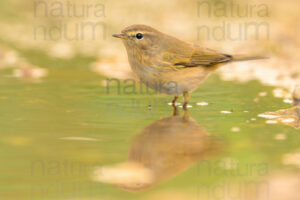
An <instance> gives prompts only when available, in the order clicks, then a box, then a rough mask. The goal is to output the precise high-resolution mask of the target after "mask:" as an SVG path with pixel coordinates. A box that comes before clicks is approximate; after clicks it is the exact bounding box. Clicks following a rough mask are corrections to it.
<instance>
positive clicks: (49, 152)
mask: <svg viewBox="0 0 300 200" xmlns="http://www.w3.org/2000/svg"><path fill="white" fill-rule="evenodd" d="M299 11H300V10H299V6H298V1H296V0H286V1H276V2H274V1H271V0H263V1H262V0H260V1H247V0H243V1H238V0H232V1H221V0H220V1H219V0H192V1H184V0H173V1H169V0H168V1H150V0H141V1H133V0H125V1H116V0H86V1H82V0H68V1H65V0H57V1H55V0H27V1H21V0H2V1H1V2H0V27H1V28H0V91H1V92H0V109H1V113H0V143H1V146H2V148H1V154H0V161H1V163H2V164H1V166H0V180H1V182H0V197H1V198H3V199H187V198H188V199H272V200H273V199H275V200H276V199H283V198H284V199H287V200H294V199H295V200H297V199H300V197H299V194H298V192H297V188H299V186H300V182H299V167H300V163H299V160H300V145H299V142H298V141H299V139H300V136H299V129H298V128H299V123H300V122H299V121H300V120H299V107H298V106H297V105H298V104H296V103H295V98H294V99H293V92H294V91H299V90H295V88H296V86H297V85H298V84H299V79H300V67H299V63H298V61H299V57H300V39H299V37H298V35H299V33H300V30H299V29H300V28H299V27H300V24H299V23H300V22H299V20H298V13H299ZM132 24H146V25H150V26H152V27H154V28H156V29H158V30H160V31H162V32H164V33H167V34H169V35H173V36H176V37H178V38H180V39H182V40H186V41H190V42H194V43H198V44H200V45H203V46H205V47H208V48H212V49H216V50H219V51H221V52H225V53H229V54H255V55H256V54H257V55H263V56H268V57H269V59H268V60H263V61H253V62H242V63H234V64H228V65H226V66H224V67H222V68H220V69H219V70H217V72H216V73H214V74H213V75H212V76H211V77H210V78H209V79H208V80H207V81H206V82H205V83H204V84H203V85H202V86H201V87H199V89H198V90H197V91H195V92H194V93H193V94H192V102H191V106H192V107H191V108H190V116H189V117H188V120H187V118H185V117H184V116H183V115H184V114H186V113H183V112H182V111H180V116H182V118H180V119H178V118H172V112H173V111H172V108H171V106H169V105H168V103H169V102H170V97H168V96H166V95H163V94H156V93H154V94H153V93H151V94H148V93H147V94H145V93H143V92H141V91H142V90H140V89H139V90H138V92H133V93H128V92H127V93H126V92H125V89H124V86H126V82H124V81H125V80H129V79H130V80H132V79H134V74H133V73H132V71H131V69H130V66H129V64H128V61H127V55H126V51H125V48H124V47H123V44H122V42H121V41H120V40H118V39H116V38H113V37H111V35H112V34H114V33H119V32H120V31H121V30H122V29H123V28H125V27H127V26H129V25H132ZM112 78H114V79H116V81H114V83H112V84H111V85H107V84H108V82H107V79H112ZM141 87H143V86H140V85H139V84H138V83H137V88H141ZM297 95H298V96H299V92H298V93H297V94H295V95H294V97H295V96H297ZM149 104H151V107H152V109H151V110H148V106H149ZM168 117H169V118H168ZM161 119H165V121H163V122H160V121H158V120H161ZM178 120H179V121H178ZM182 120H183V121H182ZM190 120H191V121H193V122H191V121H190ZM194 121H195V122H196V124H194ZM160 123H162V124H163V127H161V126H160V125H159V124H160ZM181 123H183V125H182V126H184V124H185V123H190V126H189V127H193V128H191V130H190V131H186V132H187V134H188V132H191V134H190V135H188V136H182V133H184V132H185V131H184V130H185V129H181V128H180V127H181V126H180V124H181ZM178 124H179V125H178ZM149 125H150V126H152V127H154V128H155V129H154V130H156V132H155V133H160V132H161V135H158V136H157V135H156V136H155V137H158V139H157V138H156V139H153V137H151V136H148V135H147V134H146V135H145V132H147V127H148V126H149ZM174 126H175V127H176V126H179V128H178V127H177V130H179V132H176V133H173V134H172V135H170V133H169V130H171V129H172V128H174ZM162 128H163V129H162ZM172 130H173V129H172ZM195 132H197V133H201V134H200V135H197V134H195ZM144 135H145V136H144ZM169 135H170V136H169ZM203 135H205V137H206V135H212V136H213V138H210V139H208V140H207V141H215V140H216V141H218V142H216V143H218V145H216V146H218V147H215V146H213V145H211V144H210V143H209V142H208V143H205V142H203V143H201V144H198V143H197V144H191V143H192V141H193V140H194V139H195V138H196V139H197V138H199V137H200V136H201V137H202V136H203ZM136 137H138V139H135V138H136ZM147 137H149V138H147ZM159 137H162V138H159ZM185 137H187V138H185ZM139 138H142V139H139ZM143 138H146V139H145V140H144V139H143ZM166 138H168V139H166ZM182 138H183V139H182ZM193 138H194V139H193ZM185 139H186V140H185ZM169 140H170V142H168V141H169ZM178 140H182V141H185V142H186V143H179V144H178V143H176V142H175V141H178ZM198 140H202V139H198ZM147 141H148V143H147ZM205 141H206V140H205ZM142 144H145V146H147V145H148V146H149V149H150V150H149V149H148V150H147V149H145V148H142V147H143V145H142ZM213 144H215V142H213ZM140 145H141V146H142V147H140ZM176 145H179V146H180V147H178V148H179V150H178V152H177V151H176V148H175V147H176ZM206 145H207V146H209V147H211V148H207V146H206ZM187 146H190V147H191V148H187ZM194 147H195V148H194ZM196 147H197V148H196ZM207 149H209V151H208V150H207ZM212 149H218V150H216V152H218V153H214V154H212V155H213V156H208V158H206V153H203V152H206V150H207V151H208V152H211V151H210V150H212ZM137 152H138V153H137ZM141 152H144V153H141ZM195 152H196V154H197V156H195V155H194V154H195ZM213 152H215V151H213ZM198 154H199V155H198ZM133 155H137V156H133ZM200 155H201V156H200ZM209 155H210V153H209ZM136 157H141V158H143V159H141V160H142V161H141V160H139V159H137V158H136ZM204 159H208V160H206V161H205V162H204V163H205V164H202V162H203V160H204ZM201 161H202V162H201ZM152 163H155V164H153V165H152ZM166 163H171V164H166ZM182 163H185V165H182ZM156 165H157V166H161V167H156ZM157 168H159V169H157ZM168 171H169V174H167V175H165V176H164V175H163V174H165V173H166V172H168ZM252 183H254V184H252ZM249 184H250V185H251V184H252V185H251V186H249ZM203 188H204V189H203Z"/></svg>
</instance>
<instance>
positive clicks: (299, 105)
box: [262, 85, 300, 129]
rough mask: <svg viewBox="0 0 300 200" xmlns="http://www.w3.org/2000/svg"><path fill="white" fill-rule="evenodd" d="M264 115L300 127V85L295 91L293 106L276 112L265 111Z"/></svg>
mask: <svg viewBox="0 0 300 200" xmlns="http://www.w3.org/2000/svg"><path fill="white" fill-rule="evenodd" d="M262 116H263V117H266V118H271V119H274V120H275V121H276V122H278V123H283V124H285V125H288V126H291V127H294V128H296V129H298V128H300V85H297V86H296V87H295V90H294V93H293V107H291V108H288V109H282V110H278V111H276V112H265V113H264V114H263V115H262Z"/></svg>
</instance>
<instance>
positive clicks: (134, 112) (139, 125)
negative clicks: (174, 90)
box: [0, 51, 300, 199]
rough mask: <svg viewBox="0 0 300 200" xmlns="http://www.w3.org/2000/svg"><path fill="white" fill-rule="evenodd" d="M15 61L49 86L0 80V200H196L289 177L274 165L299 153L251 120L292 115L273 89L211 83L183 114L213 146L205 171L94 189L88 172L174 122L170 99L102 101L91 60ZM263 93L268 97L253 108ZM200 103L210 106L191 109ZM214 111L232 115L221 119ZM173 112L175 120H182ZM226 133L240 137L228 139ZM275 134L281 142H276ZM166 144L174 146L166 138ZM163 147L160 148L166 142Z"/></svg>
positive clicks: (110, 97)
mask: <svg viewBox="0 0 300 200" xmlns="http://www.w3.org/2000/svg"><path fill="white" fill-rule="evenodd" d="M23 56H24V57H26V58H27V59H28V60H30V62H32V63H33V64H36V65H38V66H41V67H46V68H48V69H49V76H48V77H46V78H44V79H42V81H41V82H39V83H33V82H31V81H26V80H20V79H17V78H13V77H10V76H8V75H9V74H11V70H10V69H8V70H2V71H0V75H1V78H0V91H1V92H0V108H1V113H0V127H1V128H0V143H1V150H0V151H1V154H0V162H1V165H0V174H1V175H0V179H1V185H0V193H1V199H174V198H175V197H177V198H178V199H181V196H187V197H188V199H200V197H199V196H200V195H201V192H202V190H201V191H200V189H199V188H201V186H202V185H207V186H208V187H212V188H213V187H214V186H216V185H218V184H220V183H223V182H224V181H227V182H230V183H234V182H245V181H251V180H262V179H263V180H267V179H268V177H270V176H272V173H273V171H278V170H284V171H287V172H294V171H295V168H294V167H293V166H288V165H283V164H282V157H283V155H284V154H286V153H289V152H293V151H295V150H297V149H298V148H299V142H298V141H299V139H300V135H299V130H298V131H297V130H296V129H294V128H292V127H288V126H285V125H282V124H266V123H265V119H262V118H258V117H257V115H258V114H260V113H263V112H266V111H275V110H278V109H282V108H288V107H290V105H289V104H285V103H283V102H282V100H281V99H278V98H274V97H273V95H272V90H273V89H274V88H272V87H266V86H263V85H261V84H260V83H259V82H257V81H252V82H248V83H245V84H240V83H235V82H223V81H221V80H220V79H219V78H218V76H217V75H216V74H214V75H213V76H211V77H210V78H209V79H208V80H207V81H206V82H205V83H204V84H203V85H202V86H201V87H199V88H198V90H197V91H195V92H194V93H193V94H192V95H191V96H192V99H191V102H190V104H191V105H192V106H193V107H192V108H189V112H190V115H191V117H192V118H193V119H194V120H195V121H196V123H197V124H198V125H199V127H202V128H203V130H205V132H207V133H210V134H211V136H212V137H213V138H216V140H218V143H219V147H218V148H219V150H218V153H215V154H214V155H213V156H211V157H209V158H208V160H207V161H206V163H207V162H208V163H209V164H210V165H209V164H201V163H202V162H201V159H199V160H194V162H193V163H192V164H190V165H189V166H187V167H186V169H184V170H182V171H180V172H178V173H175V174H174V175H171V176H170V177H168V178H166V179H165V180H162V181H161V182H159V183H157V184H153V186H152V187H151V188H148V189H145V190H143V191H139V192H130V191H126V190H124V189H121V188H120V187H118V186H116V185H114V184H107V183H100V182H95V181H93V180H92V179H93V178H92V174H93V170H94V168H96V167H103V166H110V165H112V164H116V163H123V162H126V160H127V159H128V154H129V151H130V149H131V146H132V144H133V141H134V138H135V137H136V136H137V135H138V134H140V132H141V131H142V130H143V129H144V128H145V127H146V126H148V125H149V124H151V123H155V122H156V121H157V120H160V119H162V118H166V117H170V116H171V115H172V107H171V106H169V105H167V103H168V102H170V97H169V96H165V95H162V94H152V95H149V94H140V93H138V94H124V93H122V92H121V93H120V94H118V93H117V89H116V88H115V87H113V88H111V92H110V94H107V90H106V88H105V87H104V86H103V84H102V83H103V80H105V78H104V77H100V76H99V75H97V74H95V73H93V72H91V71H90V70H89V69H88V67H87V66H88V64H89V63H90V62H92V61H94V58H84V57H80V56H77V57H76V58H75V59H71V60H67V61H65V60H59V59H58V60H55V59H50V58H48V57H47V56H44V55H41V54H39V53H38V52H35V51H29V52H27V51H25V52H23ZM262 91H265V92H267V93H268V95H267V96H265V97H259V102H257V103H256V102H254V101H253V99H255V98H256V97H258V93H259V92H262ZM179 101H182V99H180V100H179ZM202 101H204V102H208V103H209V105H207V106H197V105H196V103H197V102H202ZM149 104H151V106H152V109H151V110H149V109H148V105H149ZM222 110H227V111H231V112H232V113H231V114H222V113H220V111H222ZM179 111H180V114H181V115H182V114H183V110H182V109H180V108H179ZM244 111H248V112H244ZM251 118H256V120H255V121H254V120H251ZM170 126H172V125H170ZM232 127H238V128H239V129H240V131H238V132H233V131H231V129H232ZM279 133H280V134H285V135H286V139H285V140H283V141H278V140H275V139H274V136H275V135H276V134H279ZM186 134H187V137H188V134H189V133H186ZM74 137H76V138H77V140H74ZM150 137H151V136H150ZM156 137H159V136H156ZM164 137H165V136H164ZM168 137H170V141H173V139H174V138H172V137H174V135H172V134H170V135H169V136H168ZM83 138H88V139H90V140H84V139H83ZM175 139H176V138H175ZM158 141H159V138H158ZM144 142H145V141H144ZM146 143H147V142H146ZM146 143H145V146H146ZM162 144H164V145H166V147H167V146H168V144H167V142H166V141H165V143H162ZM185 145H189V144H188V143H187V144H185ZM163 147H164V146H163ZM163 147H161V146H160V147H159V148H162V149H164V148H163ZM153 148H155V147H153ZM154 150H157V149H153V151H154ZM149 151H150V153H151V148H150V150H149ZM169 154H172V152H171V150H170V151H169ZM164 156H166V154H164ZM187 156H189V155H187ZM224 158H231V159H233V160H235V161H236V162H238V163H239V164H238V165H237V167H236V168H235V169H224V168H222V167H220V166H219V165H218V162H219V161H220V160H222V159H224ZM145 159H146V160H147V156H146V157H145ZM151 159H153V158H151ZM181 159H182V156H178V158H177V157H176V156H175V158H173V160H172V162H174V167H176V166H180V163H182V162H186V161H185V160H181ZM154 160H155V159H154ZM150 161H152V160H150ZM150 161H149V162H150ZM157 161H159V158H158V159H157V160H156V162H157ZM250 165H251V166H253V167H252V169H251V170H250V169H249V168H250V167H249V166H250ZM171 168H172V167H171ZM170 170H172V169H170ZM250 171H251V172H250ZM236 187H237V186H236ZM233 188H234V186H233ZM232 190H235V191H236V188H235V189H232ZM201 199H203V198H201ZM210 199H214V198H213V197H211V198H210ZM215 199H216V198H215Z"/></svg>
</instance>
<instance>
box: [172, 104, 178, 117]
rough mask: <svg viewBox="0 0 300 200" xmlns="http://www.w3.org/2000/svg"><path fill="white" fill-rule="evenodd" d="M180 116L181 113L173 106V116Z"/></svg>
mask: <svg viewBox="0 0 300 200" xmlns="http://www.w3.org/2000/svg"><path fill="white" fill-rule="evenodd" d="M177 115H179V112H178V109H177V107H176V106H173V113H172V116H177Z"/></svg>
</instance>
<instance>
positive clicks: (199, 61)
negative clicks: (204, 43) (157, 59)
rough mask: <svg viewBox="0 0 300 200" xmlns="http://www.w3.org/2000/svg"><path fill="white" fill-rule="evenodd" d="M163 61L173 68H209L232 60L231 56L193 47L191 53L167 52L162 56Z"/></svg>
mask: <svg viewBox="0 0 300 200" xmlns="http://www.w3.org/2000/svg"><path fill="white" fill-rule="evenodd" d="M163 60H164V62H168V63H170V64H171V65H172V66H174V67H175V68H186V67H198V66H206V67H209V66H213V65H216V64H219V63H223V62H229V61H231V60H232V56H230V55H227V54H222V53H219V52H216V51H214V50H211V49H206V48H202V47H198V46H195V47H193V48H192V49H191V51H181V52H171V53H170V52H168V53H167V54H164V55H163Z"/></svg>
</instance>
